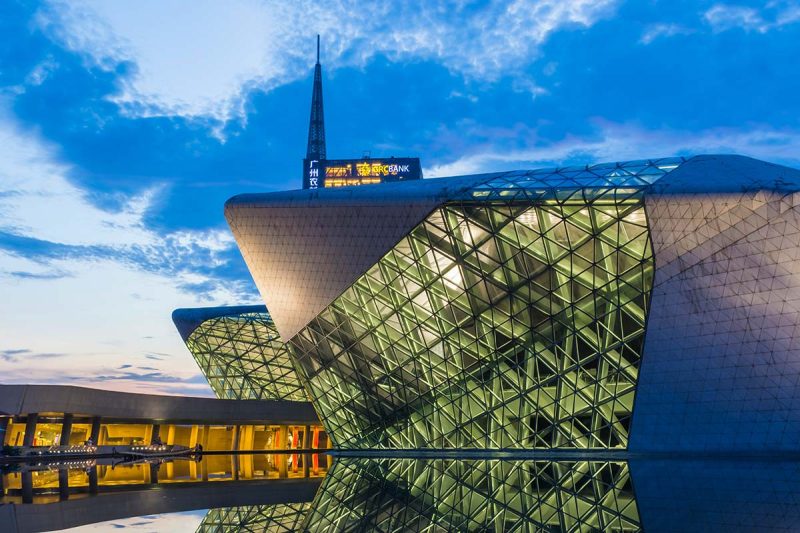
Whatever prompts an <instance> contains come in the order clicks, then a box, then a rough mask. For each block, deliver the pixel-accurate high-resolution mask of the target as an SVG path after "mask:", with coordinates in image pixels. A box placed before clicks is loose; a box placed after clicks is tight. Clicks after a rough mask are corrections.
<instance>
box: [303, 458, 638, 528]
mask: <svg viewBox="0 0 800 533" xmlns="http://www.w3.org/2000/svg"><path fill="white" fill-rule="evenodd" d="M306 528H307V529H309V530H311V531H320V532H327V531H331V532H332V531H351V530H352V531H372V530H376V531H407V530H411V531H498V532H502V531H540V530H546V531H597V530H600V531H619V532H621V531H640V530H641V529H642V528H641V524H640V520H639V511H638V509H637V506H636V500H635V498H634V494H633V486H632V484H631V478H630V471H629V469H628V465H627V463H625V462H588V461H581V462H549V461H501V460H458V459H428V460H422V459H399V458H395V459H372V460H371V459H353V458H340V459H337V461H336V463H335V464H334V466H333V468H332V469H331V471H330V472H329V474H328V476H327V477H326V479H325V481H324V482H323V484H322V487H321V489H320V492H319V493H318V494H317V497H316V498H315V500H314V505H313V506H312V511H311V514H310V515H309V517H308V519H307V523H306Z"/></svg>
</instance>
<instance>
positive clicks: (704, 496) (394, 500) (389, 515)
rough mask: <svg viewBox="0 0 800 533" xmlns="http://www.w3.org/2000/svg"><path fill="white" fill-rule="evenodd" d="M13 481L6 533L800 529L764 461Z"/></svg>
mask: <svg viewBox="0 0 800 533" xmlns="http://www.w3.org/2000/svg"><path fill="white" fill-rule="evenodd" d="M2 482H3V495H4V496H3V499H2V500H0V501H1V502H2V505H0V531H3V532H5V531H10V532H14V531H23V532H27V531H48V530H58V529H64V528H71V527H78V526H82V527H81V528H80V529H79V530H91V531H117V530H132V531H195V530H198V531H214V532H216V531H298V530H308V531H323V532H334V531H392V532H395V531H396V532H402V531H426V532H427V531H480V532H484V531H497V532H501V531H525V532H530V531H548V532H550V531H580V532H586V531H615V532H627V531H631V532H633V531H648V532H652V531H656V532H660V531H670V532H672V531H725V532H730V531H734V532H736V531H798V530H800V462H797V461H794V460H777V459H776V460H765V459H763V458H753V459H747V458H720V459H708V458H688V459H687V458H629V459H627V460H604V461H590V460H576V459H570V460H561V459H559V460H539V459H512V458H503V459H494V458H492V459H487V458H471V459H459V458H436V457H425V458H400V457H394V458H388V459H387V458H373V457H370V458H367V457H344V456H341V457H337V458H335V459H334V458H333V457H332V456H331V455H326V454H308V455H302V454H240V455H234V456H231V455H214V456H205V457H203V459H202V460H200V461H194V460H189V459H177V460H173V461H166V462H156V463H153V464H149V463H136V464H112V463H111V462H110V461H109V462H105V463H104V462H101V461H97V462H95V461H89V462H84V463H69V464H61V465H56V464H51V465H32V464H28V465H13V466H10V467H5V469H4V471H3V476H2ZM92 524H94V525H93V526H92Z"/></svg>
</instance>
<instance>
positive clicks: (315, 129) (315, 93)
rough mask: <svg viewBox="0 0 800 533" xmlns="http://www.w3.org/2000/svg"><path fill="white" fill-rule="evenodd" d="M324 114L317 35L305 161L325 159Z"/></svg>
mask: <svg viewBox="0 0 800 533" xmlns="http://www.w3.org/2000/svg"><path fill="white" fill-rule="evenodd" d="M324 116H325V113H324V111H323V108H322V65H320V64H319V35H317V64H316V65H314V88H313V90H312V92H311V119H310V120H309V123H308V147H307V150H306V159H308V160H309V161H313V160H316V161H322V160H324V159H325V118H324Z"/></svg>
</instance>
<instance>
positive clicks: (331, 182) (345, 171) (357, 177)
mask: <svg viewBox="0 0 800 533" xmlns="http://www.w3.org/2000/svg"><path fill="white" fill-rule="evenodd" d="M418 179H422V167H421V166H420V162H419V158H416V157H390V158H386V159H383V158H377V159H373V158H364V159H327V160H322V161H317V160H316V159H305V160H303V188H304V189H317V188H319V187H347V186H351V185H372V184H376V183H384V182H392V181H407V180H418Z"/></svg>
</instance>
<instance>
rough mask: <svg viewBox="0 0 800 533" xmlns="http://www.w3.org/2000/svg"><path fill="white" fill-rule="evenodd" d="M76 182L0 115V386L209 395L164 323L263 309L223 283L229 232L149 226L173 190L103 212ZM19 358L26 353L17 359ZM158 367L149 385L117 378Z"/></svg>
mask: <svg viewBox="0 0 800 533" xmlns="http://www.w3.org/2000/svg"><path fill="white" fill-rule="evenodd" d="M78 172H79V169H75V168H72V167H70V166H69V165H66V164H64V163H63V162H61V158H60V155H59V150H58V148H57V147H55V146H53V145H50V144H48V143H46V142H44V141H42V140H41V138H39V137H38V136H37V135H36V134H35V133H33V132H29V131H25V130H23V129H21V128H20V127H19V125H17V124H16V123H15V122H14V121H13V120H12V119H11V118H9V117H8V116H7V115H5V114H2V113H0V284H2V287H3V291H2V292H3V297H2V298H0V315H1V316H3V320H2V321H0V339H2V345H0V348H2V349H4V350H6V351H5V352H1V353H0V373H2V375H3V381H4V382H6V383H57V382H62V383H63V382H67V381H70V382H77V383H79V384H81V385H88V386H94V385H97V384H103V387H104V388H114V389H118V390H129V391H140V392H163V390H162V389H160V388H159V384H161V383H164V384H167V385H168V386H176V387H177V386H181V387H183V388H184V389H187V388H191V387H194V388H195V390H196V393H204V392H208V386H207V385H205V386H203V385H201V384H193V383H188V384H187V382H186V381H184V380H186V379H190V378H192V377H194V376H195V375H196V373H197V370H196V365H195V364H194V362H193V361H192V359H191V356H190V354H189V353H188V351H187V350H186V347H185V346H184V345H183V343H182V342H181V340H180V337H179V336H178V334H177V332H176V331H175V330H174V326H173V325H172V322H171V320H170V313H171V312H172V310H173V309H174V308H176V307H192V306H197V305H202V304H206V305H219V304H234V303H241V302H256V301H258V298H257V295H256V293H255V291H254V290H253V289H252V288H251V287H250V283H249V280H233V281H232V280H229V279H226V278H225V277H224V275H222V272H224V269H225V266H226V261H227V259H226V254H232V253H235V249H234V241H233V239H232V237H231V236H230V235H229V233H228V232H227V230H226V229H224V228H219V229H208V230H193V231H189V230H182V231H165V232H159V231H156V230H154V229H152V228H150V227H148V225H147V224H146V216H147V214H148V213H149V212H151V211H152V210H153V209H155V206H156V205H157V202H158V200H159V196H160V195H163V194H166V192H167V190H168V189H166V188H165V187H163V186H156V187H150V188H147V189H144V190H142V191H139V192H138V193H135V194H132V195H128V196H126V195H116V196H115V200H116V201H114V202H107V201H106V202H103V205H114V206H116V207H113V208H105V207H99V206H98V205H97V204H96V203H95V201H96V200H97V198H98V195H97V194H89V192H88V191H86V190H84V189H82V188H81V187H80V186H78V185H76V184H75V183H74V182H73V180H72V176H73V175H74V174H75V173H78ZM198 288H201V289H202V292H198V291H197V290H196V289H198ZM19 347H24V349H25V350H26V352H25V353H22V352H20V353H18V354H17V353H14V352H13V350H16V349H22V348H19ZM45 360H46V362H45ZM153 360H157V361H159V364H158V371H157V372H155V373H153V372H152V371H145V372H141V374H140V375H139V374H130V375H128V376H123V375H121V374H120V373H119V372H116V371H114V369H115V368H118V367H119V366H120V365H123V364H131V365H136V364H137V363H144V362H145V361H148V362H150V363H151V364H152V361H153ZM67 376H73V377H74V379H71V380H68V378H67ZM114 376H116V379H106V378H108V377H114ZM107 384H108V386H106V385H107Z"/></svg>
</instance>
